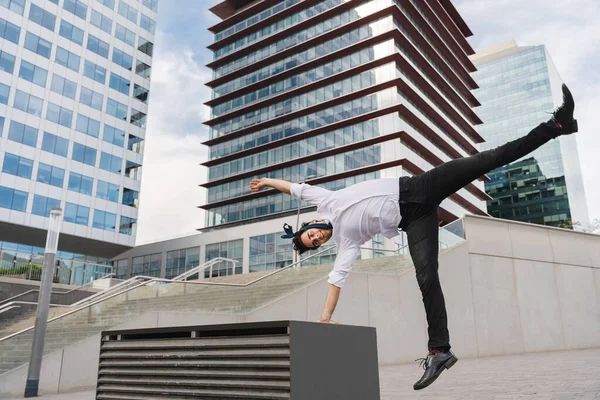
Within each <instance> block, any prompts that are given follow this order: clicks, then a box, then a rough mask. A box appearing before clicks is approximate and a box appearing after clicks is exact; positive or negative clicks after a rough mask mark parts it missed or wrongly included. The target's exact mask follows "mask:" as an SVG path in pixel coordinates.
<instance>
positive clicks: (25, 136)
mask: <svg viewBox="0 0 600 400" xmlns="http://www.w3.org/2000/svg"><path fill="white" fill-rule="evenodd" d="M37 136H38V130H37V129H35V128H33V127H31V126H28V125H23V124H21V123H19V122H16V121H11V122H10V128H9V130H8V139H9V140H13V141H15V142H18V143H23V144H25V145H27V146H31V147H36V146H37Z"/></svg>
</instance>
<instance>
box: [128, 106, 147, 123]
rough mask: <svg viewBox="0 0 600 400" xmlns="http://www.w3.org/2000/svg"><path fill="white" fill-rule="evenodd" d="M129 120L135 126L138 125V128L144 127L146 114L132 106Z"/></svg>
mask: <svg viewBox="0 0 600 400" xmlns="http://www.w3.org/2000/svg"><path fill="white" fill-rule="evenodd" d="M130 122H131V123H132V124H133V125H135V126H139V127H140V128H145V127H146V114H144V113H143V112H141V111H137V110H135V109H133V108H132V109H131V121H130Z"/></svg>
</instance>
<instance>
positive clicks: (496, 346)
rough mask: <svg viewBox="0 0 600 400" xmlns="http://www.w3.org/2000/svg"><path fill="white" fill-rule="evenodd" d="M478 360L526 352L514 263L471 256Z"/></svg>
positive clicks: (498, 258)
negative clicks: (479, 358) (490, 356)
mask: <svg viewBox="0 0 600 400" xmlns="http://www.w3.org/2000/svg"><path fill="white" fill-rule="evenodd" d="M471 277H472V282H473V307H474V313H475V325H476V330H477V346H478V350H479V356H489V355H503V354H511V353H522V352H523V336H522V332H521V319H520V318H521V317H520V312H519V301H518V297H517V288H516V285H515V273H514V268H513V260H511V259H509V258H502V257H489V256H480V255H474V254H473V255H471Z"/></svg>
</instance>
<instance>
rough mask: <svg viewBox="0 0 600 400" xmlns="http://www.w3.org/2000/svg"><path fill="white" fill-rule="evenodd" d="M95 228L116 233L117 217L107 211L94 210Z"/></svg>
mask: <svg viewBox="0 0 600 400" xmlns="http://www.w3.org/2000/svg"><path fill="white" fill-rule="evenodd" d="M92 226H93V227H94V228H98V229H104V230H106V231H114V230H115V228H116V226H117V216H116V215H115V214H113V213H109V212H106V211H100V210H94V222H93V224H92Z"/></svg>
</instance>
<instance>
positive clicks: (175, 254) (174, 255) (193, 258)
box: [165, 246, 200, 279]
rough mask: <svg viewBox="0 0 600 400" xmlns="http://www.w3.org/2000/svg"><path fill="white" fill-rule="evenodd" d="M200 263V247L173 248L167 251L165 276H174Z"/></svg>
mask: <svg viewBox="0 0 600 400" xmlns="http://www.w3.org/2000/svg"><path fill="white" fill-rule="evenodd" d="M198 265H200V247H199V246H196V247H190V248H187V249H180V250H173V251H169V252H167V270H166V275H165V277H166V278H167V279H171V278H174V277H176V276H178V275H181V274H183V273H184V272H186V271H188V270H190V269H192V268H195V267H197V266H198Z"/></svg>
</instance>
